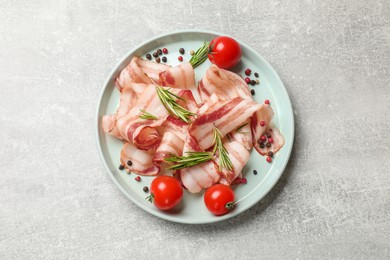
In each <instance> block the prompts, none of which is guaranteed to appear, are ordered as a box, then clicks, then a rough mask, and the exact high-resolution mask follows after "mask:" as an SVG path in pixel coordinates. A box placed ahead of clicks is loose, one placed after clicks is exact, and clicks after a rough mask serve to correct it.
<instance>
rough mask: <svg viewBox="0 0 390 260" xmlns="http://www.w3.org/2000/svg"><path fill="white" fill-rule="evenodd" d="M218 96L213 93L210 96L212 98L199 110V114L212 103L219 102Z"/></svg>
mask: <svg viewBox="0 0 390 260" xmlns="http://www.w3.org/2000/svg"><path fill="white" fill-rule="evenodd" d="M218 100H219V99H218V96H217V95H216V94H212V95H211V96H210V99H209V100H207V102H206V103H204V104H203V105H202V106H201V107H200V108H199V110H198V113H199V114H203V113H204V112H206V111H207V109H209V108H210V107H211V106H212V105H214V104H215V103H217V102H218Z"/></svg>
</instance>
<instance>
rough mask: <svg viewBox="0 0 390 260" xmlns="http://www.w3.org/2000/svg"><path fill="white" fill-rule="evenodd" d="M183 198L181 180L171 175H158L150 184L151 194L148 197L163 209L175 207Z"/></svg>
mask: <svg viewBox="0 0 390 260" xmlns="http://www.w3.org/2000/svg"><path fill="white" fill-rule="evenodd" d="M182 198H183V188H182V187H181V184H180V182H179V181H178V180H177V179H176V178H174V177H171V176H164V175H163V176H158V177H156V178H155V179H154V180H153V181H152V183H151V185H150V196H149V197H148V198H147V199H149V201H152V202H153V204H154V205H155V206H156V207H157V208H158V209H161V210H168V209H171V208H173V207H175V206H176V205H177V204H179V202H180V201H181V199H182Z"/></svg>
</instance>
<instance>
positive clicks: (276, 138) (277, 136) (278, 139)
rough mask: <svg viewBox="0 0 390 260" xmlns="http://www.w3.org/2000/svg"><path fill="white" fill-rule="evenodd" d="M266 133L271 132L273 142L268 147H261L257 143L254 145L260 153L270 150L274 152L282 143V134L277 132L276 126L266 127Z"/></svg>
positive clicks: (266, 152)
mask: <svg viewBox="0 0 390 260" xmlns="http://www.w3.org/2000/svg"><path fill="white" fill-rule="evenodd" d="M266 133H269V134H271V138H272V140H273V142H272V144H271V146H270V147H267V146H265V147H264V148H261V147H260V146H259V145H257V146H255V148H256V150H257V151H258V152H259V153H260V154H261V155H267V154H268V152H270V151H271V152H273V153H276V152H277V151H279V150H280V148H282V147H283V145H284V138H283V135H282V134H281V133H280V132H279V130H278V129H277V128H275V127H274V128H268V129H267V131H266Z"/></svg>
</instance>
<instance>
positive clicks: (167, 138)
mask: <svg viewBox="0 0 390 260" xmlns="http://www.w3.org/2000/svg"><path fill="white" fill-rule="evenodd" d="M183 145H184V142H183V140H182V139H180V137H178V136H177V135H175V134H174V133H171V132H166V133H165V134H164V136H163V138H162V140H161V143H160V146H159V147H158V148H157V151H156V155H155V158H154V162H155V163H158V164H161V163H162V162H163V161H164V159H165V158H167V157H169V156H170V155H174V156H181V154H182V152H183Z"/></svg>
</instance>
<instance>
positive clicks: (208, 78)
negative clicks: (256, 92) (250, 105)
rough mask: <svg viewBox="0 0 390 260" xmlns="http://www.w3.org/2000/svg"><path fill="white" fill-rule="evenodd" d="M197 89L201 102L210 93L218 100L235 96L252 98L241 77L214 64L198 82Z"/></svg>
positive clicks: (208, 96) (208, 97)
mask: <svg viewBox="0 0 390 260" xmlns="http://www.w3.org/2000/svg"><path fill="white" fill-rule="evenodd" d="M198 91H199V95H200V96H201V98H202V101H203V102H207V101H208V100H209V99H210V97H211V95H212V94H216V95H217V96H218V98H219V99H220V100H228V99H233V98H235V97H241V98H243V99H248V100H252V95H251V93H250V91H249V88H248V84H247V83H246V82H245V80H244V79H243V78H241V77H240V76H239V75H237V74H236V73H233V72H231V71H228V70H224V69H220V68H218V67H217V66H216V65H214V64H213V65H211V67H210V68H209V69H208V70H207V71H206V75H205V76H204V77H203V78H202V80H201V81H200V82H199V84H198Z"/></svg>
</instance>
